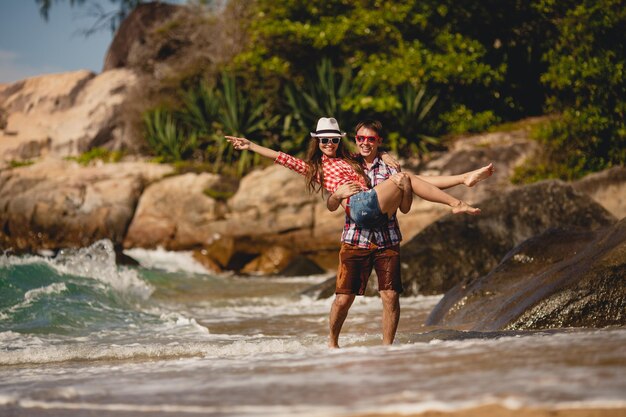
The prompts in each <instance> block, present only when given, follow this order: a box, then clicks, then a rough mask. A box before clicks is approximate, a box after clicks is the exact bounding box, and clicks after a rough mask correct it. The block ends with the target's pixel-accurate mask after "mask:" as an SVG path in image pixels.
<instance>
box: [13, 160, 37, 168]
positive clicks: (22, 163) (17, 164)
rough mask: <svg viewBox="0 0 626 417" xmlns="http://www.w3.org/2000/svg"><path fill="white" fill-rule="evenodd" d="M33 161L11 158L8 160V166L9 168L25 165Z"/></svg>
mask: <svg viewBox="0 0 626 417" xmlns="http://www.w3.org/2000/svg"><path fill="white" fill-rule="evenodd" d="M34 163H35V161H31V160H25V161H17V160H11V161H9V167H11V168H20V167H27V166H30V165H32V164H34Z"/></svg>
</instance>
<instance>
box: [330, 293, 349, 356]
mask: <svg viewBox="0 0 626 417" xmlns="http://www.w3.org/2000/svg"><path fill="white" fill-rule="evenodd" d="M354 297H355V295H354V294H335V301H333V305H332V307H331V308H330V320H329V321H330V336H329V338H328V347H330V348H338V347H339V333H340V332H341V327H342V326H343V322H344V321H345V320H346V317H348V310H350V306H352V303H353V302H354Z"/></svg>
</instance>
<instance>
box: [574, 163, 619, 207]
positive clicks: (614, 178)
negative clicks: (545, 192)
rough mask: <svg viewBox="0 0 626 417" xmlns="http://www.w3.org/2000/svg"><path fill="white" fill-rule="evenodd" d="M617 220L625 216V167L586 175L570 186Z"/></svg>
mask: <svg viewBox="0 0 626 417" xmlns="http://www.w3.org/2000/svg"><path fill="white" fill-rule="evenodd" d="M572 186H573V187H574V189H575V190H577V191H580V192H583V193H585V194H587V195H589V196H590V197H591V198H593V199H594V201H596V202H597V203H598V204H600V205H601V206H602V207H604V208H605V209H607V210H608V211H609V212H610V213H611V214H612V215H614V216H615V217H617V218H618V219H623V218H624V216H626V167H621V166H618V167H614V168H611V169H607V170H605V171H601V172H596V173H594V174H590V175H587V176H586V177H584V178H583V179H581V180H579V181H576V182H575V183H573V184H572Z"/></svg>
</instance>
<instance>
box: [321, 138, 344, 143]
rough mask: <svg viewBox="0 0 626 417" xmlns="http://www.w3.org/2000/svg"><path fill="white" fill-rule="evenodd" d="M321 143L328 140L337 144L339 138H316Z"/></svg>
mask: <svg viewBox="0 0 626 417" xmlns="http://www.w3.org/2000/svg"><path fill="white" fill-rule="evenodd" d="M318 139H319V140H320V143H321V144H322V145H326V144H328V142H332V143H333V145H336V144H338V143H339V142H340V141H341V138H318Z"/></svg>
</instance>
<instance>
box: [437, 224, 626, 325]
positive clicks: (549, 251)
mask: <svg viewBox="0 0 626 417" xmlns="http://www.w3.org/2000/svg"><path fill="white" fill-rule="evenodd" d="M427 324H428V325H436V326H448V327H458V328H463V329H468V328H469V329H471V330H480V331H493V330H527V329H546V328H562V327H604V326H612V325H617V326H623V325H626V219H623V220H621V221H620V222H619V223H617V224H616V225H614V226H611V227H607V228H602V229H599V230H596V231H572V230H563V229H550V230H548V231H546V232H545V233H543V234H541V235H539V236H536V237H533V238H531V239H529V240H527V241H525V242H523V243H522V244H520V245H519V246H517V247H516V248H515V249H514V250H512V251H511V252H509V253H508V254H507V255H506V256H505V258H504V259H503V260H502V262H501V263H500V264H499V265H498V266H497V267H496V268H495V269H494V270H492V271H491V272H490V273H489V274H487V275H486V276H484V277H481V278H480V279H478V280H475V281H473V282H471V283H469V284H459V285H457V286H456V287H454V288H453V289H452V290H450V291H449V292H448V293H446V295H445V297H444V298H443V299H442V300H441V301H440V303H439V304H438V305H437V306H436V307H435V309H434V310H433V311H432V313H431V315H430V317H429V318H428V320H427Z"/></svg>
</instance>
